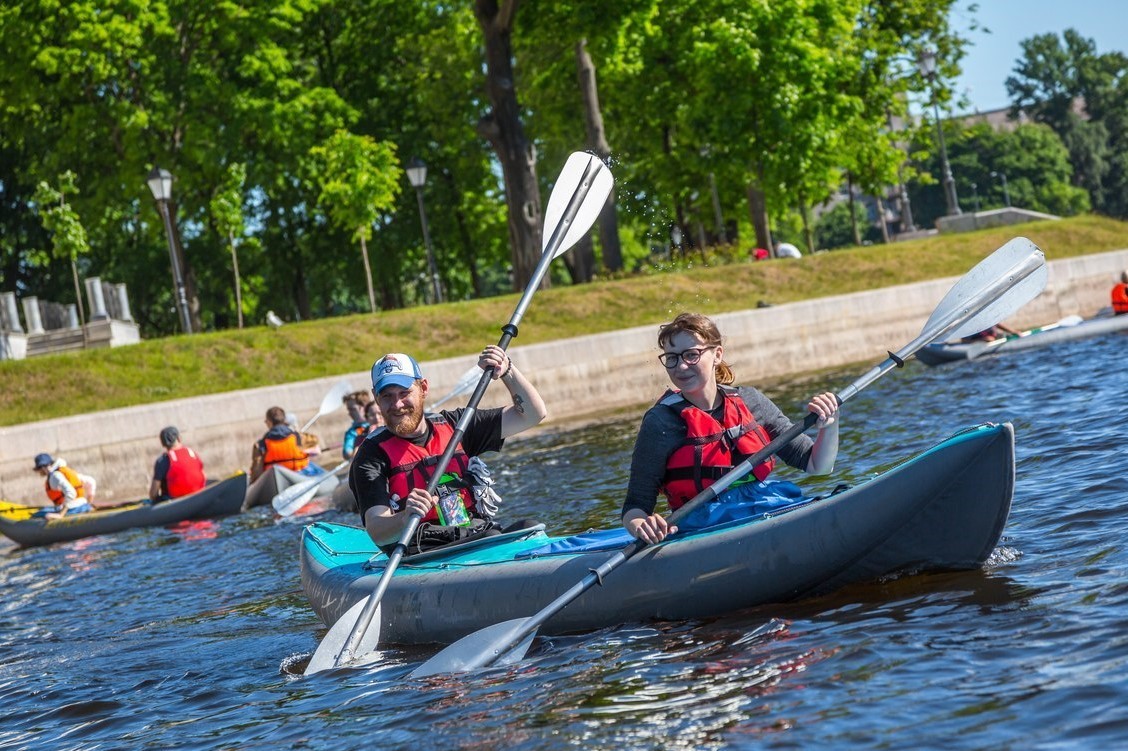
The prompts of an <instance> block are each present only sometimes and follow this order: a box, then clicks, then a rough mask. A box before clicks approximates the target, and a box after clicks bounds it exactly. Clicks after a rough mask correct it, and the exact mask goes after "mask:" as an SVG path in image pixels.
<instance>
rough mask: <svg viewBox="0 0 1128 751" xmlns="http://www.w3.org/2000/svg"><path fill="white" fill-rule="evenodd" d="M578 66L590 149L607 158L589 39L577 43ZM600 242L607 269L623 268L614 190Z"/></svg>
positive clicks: (602, 216)
mask: <svg viewBox="0 0 1128 751" xmlns="http://www.w3.org/2000/svg"><path fill="white" fill-rule="evenodd" d="M576 68H577V71H578V74H579V78H580V95H581V96H582V97H583V99H584V124H585V127H586V130H587V142H588V148H589V149H591V151H593V152H594V153H595V154H596V155H597V156H598V157H599V158H600V159H602V160H603V161H607V159H608V157H610V156H611V146H610V145H609V144H608V143H607V134H606V132H605V131H604V129H603V113H602V112H601V111H600V109H599V89H598V88H597V86H596V82H595V63H593V62H592V60H591V55H589V54H588V53H587V40H586V39H581V40H580V41H579V42H577V43H576ZM599 245H600V250H601V251H602V255H603V266H604V268H606V269H607V270H608V271H622V269H623V249H622V246H621V245H620V244H619V219H618V215H617V213H616V211H615V191H611V193H610V194H608V196H607V203H606V204H605V205H604V207H603V211H601V212H600V214H599Z"/></svg>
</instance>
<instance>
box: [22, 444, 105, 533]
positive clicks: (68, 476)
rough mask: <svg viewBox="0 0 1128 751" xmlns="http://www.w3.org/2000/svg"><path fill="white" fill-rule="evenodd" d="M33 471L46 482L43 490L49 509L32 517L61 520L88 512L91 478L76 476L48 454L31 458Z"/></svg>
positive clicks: (61, 462) (63, 462)
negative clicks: (71, 515) (49, 504)
mask: <svg viewBox="0 0 1128 751" xmlns="http://www.w3.org/2000/svg"><path fill="white" fill-rule="evenodd" d="M35 471H36V472H38V473H39V474H41V475H43V476H44V477H45V478H47V479H46V481H45V482H44V487H45V488H46V490H47V498H48V499H49V500H50V501H51V503H52V504H53V505H52V506H50V507H48V508H45V509H41V510H40V511H38V512H36V514H35V516H41V517H45V518H47V519H62V518H63V517H64V516H66V515H67V514H84V513H86V512H87V511H90V510H92V507H91V505H90V503H91V501H92V500H93V499H94V478H93V477H91V476H90V475H84V474H80V473H78V472H76V471H74V470H73V469H71V468H70V467H68V466H67V462H66V460H65V459H55V458H54V457H52V456H51V455H50V454H36V455H35Z"/></svg>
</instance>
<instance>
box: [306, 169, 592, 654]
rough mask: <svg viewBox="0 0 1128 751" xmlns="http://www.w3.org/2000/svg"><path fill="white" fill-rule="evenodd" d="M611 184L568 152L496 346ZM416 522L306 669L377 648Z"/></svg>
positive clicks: (438, 472) (451, 446)
mask: <svg viewBox="0 0 1128 751" xmlns="http://www.w3.org/2000/svg"><path fill="white" fill-rule="evenodd" d="M612 184H613V179H612V177H611V170H609V169H608V168H607V165H605V164H604V163H603V162H602V161H600V159H599V158H598V157H596V156H593V155H591V154H585V153H581V152H576V153H573V154H572V155H571V156H570V157H568V161H567V162H566V163H565V164H564V169H563V170H561V172H560V176H559V177H557V178H556V185H555V186H553V188H552V195H550V196H549V199H548V207H547V209H546V211H545V214H544V231H543V245H542V252H541V257H540V261H539V262H538V263H537V267H536V269H535V270H534V272H533V275H532V278H531V279H530V280H529V283H528V285H526V287H525V293H524V294H523V295H522V296H521V300H520V301H519V302H518V303H517V308H516V309H515V310H514V311H513V316H512V317H511V318H510V319H509V323H507V324H506V325H505V326H503V327H502V335H501V339H500V340H499V341H498V346H499V347H501V348H502V349H506V348H507V347H508V346H509V342H510V341H511V340H512V339H513V338H514V337H516V336H517V325H518V324H519V323H520V322H521V319H522V318H523V317H524V315H525V310H526V309H527V308H528V307H529V303H530V302H531V301H532V299H533V294H534V293H535V292H536V290H537V287H539V286H540V283H541V280H542V279H543V278H544V275H545V274H546V273H547V272H548V267H549V265H550V264H551V263H552V260H553V259H554V258H556V257H557V256H558V255H560V254H561V253H563V252H564V251H566V250H568V248H570V247H571V246H573V245H575V244H576V242H577V241H579V239H580V238H581V237H583V236H584V235H585V234H587V232H588V230H590V229H591V226H592V224H594V223H595V220H596V218H597V217H598V216H599V213H600V212H601V211H602V210H603V205H604V203H606V201H607V196H608V195H609V194H610V193H611V186H612ZM490 380H492V379H491V376H490V373H489V372H488V371H482V373H481V375H480V377H479V379H478V385H477V387H476V388H475V389H474V393H473V395H472V396H471V397H470V401H469V402H468V404H467V405H466V408H465V410H464V411H463V413H462V417H461V419H460V420H459V421H458V425H456V426H455V429H454V434H453V436H452V437H451V439H450V442H449V443H448V444H447V447H446V449H445V450H444V451H443V454H442V456H441V457H440V458H439V462H438V464H437V465H436V466H435V468H434V470H433V474H432V476H431V479H430V481H429V482H428V483H427V492H429V493H432V494H433V493H434V492H435V488H436V486H437V485H438V483H439V478H440V477H442V474H443V472H444V471H445V470H446V467H447V465H448V464H449V463H450V460H451V457H452V456H453V455H454V450H455V447H456V446H457V444H458V442H459V441H460V440H461V438H462V436H463V434H464V433H465V432H466V427H467V425H468V424H469V423H470V420H471V418H472V417H473V414H474V411H475V410H476V409H477V407H478V403H479V402H480V401H481V400H482V396H483V395H484V394H485V393H486V387H487V386H489V383H490ZM418 526H419V516H418V515H416V514H412V515H411V517H410V518H409V520H408V524H407V526H406V527H405V528H404V530H403V534H401V535H400V539H399V541H398V542H397V543H396V546H395V548H394V549H393V550H392V554H391V555H390V556H389V557H388V563H387V564H386V565H385V567H384V572H383V573H382V574H381V575H380V580H379V581H378V582H377V583H376V587H375V589H373V591H372V594H370V595H369V596H368V597H366V598H365V599H363V600H361V601H360V602H358V603H357V604H356V605H354V606H353V607H352V608H350V609H349V610H348V612H346V613H345V614H344V615H343V616H341V617H340V618H338V619H337V622H336V623H334V624H333V625H332V626H331V627H330V629H329V633H327V634H326V635H325V638H324V639H322V640H321V644H319V645H318V647H317V651H315V652H314V653H313V657H311V658H310V660H309V665H308V666H307V667H306V670H305V675H310V674H311V673H316V672H319V671H321V670H325V669H327V668H332V667H340V666H342V665H347V664H348V663H350V662H353V661H354V660H355V659H356V658H357V657H358V656H359V655H365V654H367V653H369V652H371V651H372V650H374V649H375V648H376V646H377V643H378V642H379V638H380V628H379V623H380V618H379V617H378V615H377V611H378V609H379V606H380V600H381V599H383V597H384V592H385V591H386V590H387V588H388V584H389V583H390V582H391V579H392V575H393V574H394V573H395V570H396V568H398V567H399V562H400V560H401V559H402V558H403V554H404V551H406V550H407V544H408V542H410V540H411V538H412V537H413V536H414V534H415V529H416V527H418ZM373 619H375V621H376V624H377V625H376V627H375V628H370V625H371V624H372V621H373Z"/></svg>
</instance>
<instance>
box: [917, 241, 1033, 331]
mask: <svg viewBox="0 0 1128 751" xmlns="http://www.w3.org/2000/svg"><path fill="white" fill-rule="evenodd" d="M1032 257H1036V258H1037V259H1039V260H1040V263H1041V265H1040V267H1039V268H1038V269H1037V270H1036V271H1034V272H1033V273H1032V274H1029V275H1028V276H1026V278H1024V279H1022V280H1021V281H1019V282H1018V283H1016V284H1014V285H1013V286H1008V288H1007V293H1006V294H1004V295H1001V296H999V297H997V298H996V299H995V300H994V301H993V302H992V303H990V304H989V305H987V307H985V308H983V310H981V311H979V312H978V313H976V314H974V315H972V316H971V317H970V318H969V319H968V320H966V321H964V322H963V323H961V324H960V325H959V326H958V327H957V328H955V329H953V330H952V331H951V332H948V334H947V337H948V338H950V339H958V338H960V337H964V336H968V335H969V334H974V333H976V332H978V331H982V330H984V329H986V328H989V327H991V326H994V325H995V324H996V323H998V322H999V321H1001V320H1003V319H1004V318H1007V317H1008V316H1010V315H1012V314H1013V313H1014V312H1015V311H1017V310H1018V309H1019V308H1021V307H1022V306H1023V305H1025V304H1026V303H1028V302H1030V301H1031V300H1033V299H1034V298H1035V297H1037V296H1038V294H1039V293H1040V292H1041V291H1042V290H1043V289H1045V287H1046V280H1047V279H1048V278H1049V271H1048V270H1047V269H1046V265H1045V255H1044V254H1043V253H1042V251H1041V250H1040V249H1039V248H1038V246H1037V245H1035V244H1034V243H1032V242H1030V240H1028V239H1026V238H1025V237H1016V238H1014V239H1013V240H1011V241H1010V242H1008V243H1007V244H1006V245H1004V246H1002V247H1001V248H999V249H998V250H996V251H995V252H994V253H992V254H991V255H989V256H987V257H986V258H984V259H983V260H982V261H980V262H979V263H978V264H976V265H975V267H974V268H973V269H972V270H971V271H969V272H967V274H965V275H964V277H963V278H962V279H960V280H959V281H958V282H956V284H955V286H953V287H952V289H950V290H949V291H948V294H946V295H944V299H943V300H941V301H940V304H939V305H937V306H936V310H934V311H932V315H931V316H929V318H928V322H927V323H925V324H924V328H923V329H922V331H928V330H930V329H932V328H934V327H935V326H937V325H939V324H940V323H941V322H942V321H943V320H944V319H946V318H948V317H949V316H951V315H952V313H953V312H955V311H957V310H960V309H963V308H965V307H967V306H968V305H969V304H970V303H972V302H974V301H975V300H977V299H978V298H980V297H981V296H982V294H983V291H984V290H985V289H988V288H991V287H992V286H994V285H995V284H996V283H997V282H998V281H999V280H1002V279H1007V278H1011V277H1014V276H1016V274H1017V273H1018V272H1019V271H1020V270H1022V269H1024V268H1026V267H1028V265H1029V263H1030V262H1031V258H1032Z"/></svg>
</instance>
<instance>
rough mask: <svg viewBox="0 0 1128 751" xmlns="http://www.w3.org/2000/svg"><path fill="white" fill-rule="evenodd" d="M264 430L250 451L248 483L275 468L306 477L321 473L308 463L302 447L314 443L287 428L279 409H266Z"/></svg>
mask: <svg viewBox="0 0 1128 751" xmlns="http://www.w3.org/2000/svg"><path fill="white" fill-rule="evenodd" d="M266 427H267V430H266V433H264V434H263V436H262V438H260V439H259V440H258V441H256V442H255V444H254V446H253V447H252V448H251V474H250V481H251V482H254V481H255V480H257V479H258V477H259V475H261V474H262V473H263V472H265V471H266V470H267V469H269V468H270V467H272V466H274V465H275V464H278V465H281V466H283V467H286V468H287V469H292V470H294V471H295V472H301V473H302V474H308V475H316V474H319V473H320V472H323V471H324V470H322V469H321V467H318V466H317V465H316V464H312V463H311V462H310V460H309V457H310V451H307V450H306V446H305V444H304V443H303V442H308V441H310V440H313V442H314V443H316V439H315V438H313V437H312V436H311V434H309V433H299V432H298V431H297V430H294V429H292V428H291V427H290V426H289V425H287V424H286V410H284V409H282V408H281V407H271V408H270V409H268V410H267V411H266ZM310 448H313V447H312V446H311V447H310ZM315 453H316V452H315Z"/></svg>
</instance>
